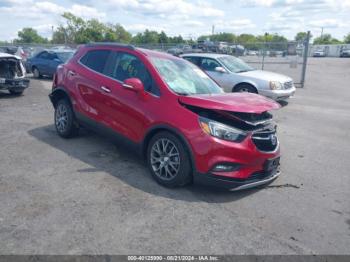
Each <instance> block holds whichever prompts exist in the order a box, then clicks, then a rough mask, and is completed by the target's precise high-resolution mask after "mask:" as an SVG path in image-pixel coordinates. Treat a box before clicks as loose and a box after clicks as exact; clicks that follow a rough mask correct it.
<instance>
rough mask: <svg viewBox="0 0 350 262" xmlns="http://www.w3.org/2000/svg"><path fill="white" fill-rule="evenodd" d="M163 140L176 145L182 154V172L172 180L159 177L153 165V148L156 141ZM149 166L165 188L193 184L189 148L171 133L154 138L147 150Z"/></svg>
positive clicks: (154, 176) (164, 132) (161, 133)
mask: <svg viewBox="0 0 350 262" xmlns="http://www.w3.org/2000/svg"><path fill="white" fill-rule="evenodd" d="M161 138H166V139H169V140H170V141H172V142H173V143H174V144H175V145H176V147H177V149H178V150H179V154H180V170H179V172H178V173H177V175H176V176H175V177H174V178H173V179H171V180H163V179H161V178H160V177H158V176H157V175H156V174H155V173H154V171H153V169H152V165H151V159H150V155H151V149H152V146H153V145H154V143H155V142H156V141H158V140H159V139H161ZM147 165H148V168H149V170H150V172H151V174H152V176H153V178H154V179H155V180H156V181H157V182H158V183H159V184H161V185H163V186H166V187H179V186H184V185H186V184H188V183H190V182H191V178H192V167H191V161H190V154H189V152H188V150H187V148H186V147H185V146H184V144H183V142H182V141H181V140H180V139H179V138H178V137H176V136H175V135H173V134H171V133H170V132H166V131H163V132H160V133H158V134H156V135H155V136H153V137H152V139H151V140H150V142H149V144H148V148H147Z"/></svg>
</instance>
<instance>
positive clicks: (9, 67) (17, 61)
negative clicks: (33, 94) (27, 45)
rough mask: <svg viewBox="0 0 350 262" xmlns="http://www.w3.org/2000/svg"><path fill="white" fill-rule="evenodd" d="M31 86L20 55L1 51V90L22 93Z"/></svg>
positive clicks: (15, 93) (16, 93)
mask: <svg viewBox="0 0 350 262" xmlns="http://www.w3.org/2000/svg"><path fill="white" fill-rule="evenodd" d="M28 86H29V79H27V78H26V71H25V68H24V66H23V64H22V60H21V58H20V57H19V56H16V55H11V54H7V53H0V90H8V91H9V92H10V93H11V94H14V95H20V94H22V93H23V91H24V89H26V88H27V87H28Z"/></svg>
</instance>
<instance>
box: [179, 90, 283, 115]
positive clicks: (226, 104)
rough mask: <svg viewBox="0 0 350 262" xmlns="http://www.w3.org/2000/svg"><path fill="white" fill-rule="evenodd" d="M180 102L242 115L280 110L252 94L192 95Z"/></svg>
mask: <svg viewBox="0 0 350 262" xmlns="http://www.w3.org/2000/svg"><path fill="white" fill-rule="evenodd" d="M179 100H180V102H182V103H184V104H186V105H192V106H198V107H202V108H207V109H216V110H225V111H232V112H242V113H257V114H259V113H262V112H265V111H270V110H274V109H278V108H280V105H279V104H277V103H276V102H274V101H273V100H271V99H269V98H266V97H263V96H260V95H256V94H250V93H227V94H211V95H191V96H182V97H180V98H179Z"/></svg>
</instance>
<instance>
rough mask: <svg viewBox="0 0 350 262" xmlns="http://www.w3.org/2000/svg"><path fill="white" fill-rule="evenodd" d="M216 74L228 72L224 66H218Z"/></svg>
mask: <svg viewBox="0 0 350 262" xmlns="http://www.w3.org/2000/svg"><path fill="white" fill-rule="evenodd" d="M214 70H215V72H219V73H226V72H227V71H226V69H225V68H223V67H222V66H217V67H215V69H214Z"/></svg>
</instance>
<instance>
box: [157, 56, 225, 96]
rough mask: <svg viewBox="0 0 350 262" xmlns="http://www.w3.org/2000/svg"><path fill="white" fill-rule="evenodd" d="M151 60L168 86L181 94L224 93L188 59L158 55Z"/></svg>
mask: <svg viewBox="0 0 350 262" xmlns="http://www.w3.org/2000/svg"><path fill="white" fill-rule="evenodd" d="M151 60H152V63H153V65H154V66H155V67H156V68H157V70H158V72H159V73H160V75H161V77H162V79H163V80H164V81H165V82H166V84H167V85H168V87H169V88H170V89H171V90H172V91H174V92H175V93H177V94H179V95H191V94H218V93H223V91H222V89H221V88H220V87H219V86H218V85H217V84H216V83H215V82H214V81H213V80H211V79H210V78H209V77H208V76H207V75H206V74H205V73H204V72H203V71H202V70H201V69H199V68H198V67H197V66H195V65H193V64H192V63H190V62H187V61H186V60H180V59H169V58H158V57H152V58H151Z"/></svg>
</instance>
